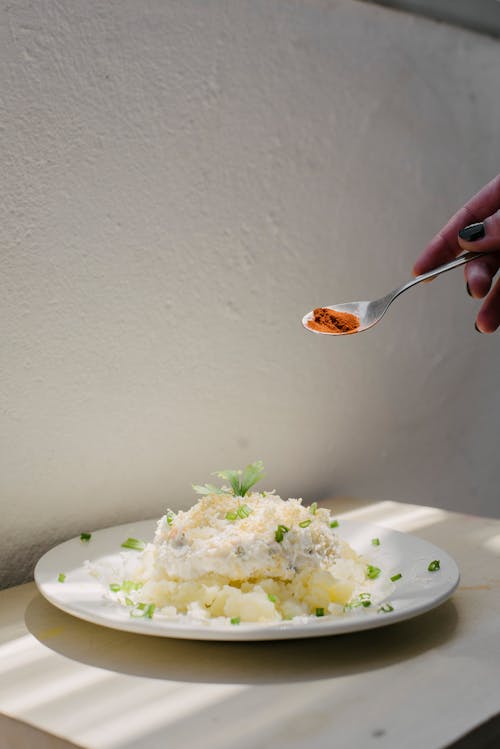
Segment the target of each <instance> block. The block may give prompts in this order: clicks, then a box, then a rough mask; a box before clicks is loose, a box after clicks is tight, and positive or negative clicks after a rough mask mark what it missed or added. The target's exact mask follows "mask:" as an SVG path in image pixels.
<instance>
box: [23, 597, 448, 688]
mask: <svg viewBox="0 0 500 749" xmlns="http://www.w3.org/2000/svg"><path fill="white" fill-rule="evenodd" d="M25 621H26V626H27V628H28V630H29V631H30V632H31V634H32V635H33V636H34V637H36V639H37V640H39V642H41V643H42V644H43V645H45V646H46V647H48V648H50V649H51V650H53V651H55V652H56V653H59V654H61V655H64V656H66V657H67V658H71V659H72V660H75V661H79V662H81V663H85V664H87V665H90V666H96V667H98V668H104V669H109V670H111V671H115V672H119V673H124V674H129V675H133V676H146V677H150V678H154V679H168V680H173V681H184V682H212V683H214V682H215V683H222V684H235V683H237V684H272V683H280V682H286V683H290V682H294V681H295V682H300V681H309V680H316V679H331V678H333V677H336V676H338V677H340V676H349V675H352V674H360V673H364V672H368V671H372V670H374V669H378V668H385V667H387V666H390V665H393V664H395V663H399V662H402V661H409V660H411V659H412V658H416V657H417V656H419V655H421V654H422V653H424V652H425V651H427V650H432V649H433V648H437V647H440V646H442V645H444V644H445V643H446V642H448V641H450V640H451V639H452V637H453V634H454V632H455V629H456V627H457V622H458V616H457V610H456V608H455V605H454V604H453V602H452V601H447V602H446V603H444V604H443V605H442V606H440V607H439V608H437V609H434V610H433V611H431V612H429V613H427V614H422V615H421V616H418V617H416V618H414V619H411V620H409V621H406V622H401V623H399V624H394V625H391V626H386V627H381V628H380V629H373V630H368V631H364V632H357V633H354V634H344V635H336V636H334V637H332V636H329V637H318V638H312V639H301V640H275V641H271V642H249V643H242V642H211V641H207V642H200V641H191V640H176V639H170V638H163V637H148V636H146V635H139V634H134V633H129V632H121V631H118V630H111V629H108V628H107V627H101V626H99V625H96V624H90V623H88V622H85V621H81V620H80V619H76V618H75V617H72V616H70V615H69V614H65V613H64V612H62V611H60V610H59V609H57V608H55V607H54V606H52V605H51V604H50V603H48V602H47V601H46V600H45V599H44V598H42V596H41V595H39V594H37V595H36V596H35V597H34V598H33V600H32V601H31V602H30V603H29V605H28V606H27V609H26V614H25Z"/></svg>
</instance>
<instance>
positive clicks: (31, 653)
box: [0, 635, 50, 675]
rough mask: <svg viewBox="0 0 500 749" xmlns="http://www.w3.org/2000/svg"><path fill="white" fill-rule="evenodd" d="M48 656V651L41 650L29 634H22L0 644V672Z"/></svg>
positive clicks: (4, 672)
mask: <svg viewBox="0 0 500 749" xmlns="http://www.w3.org/2000/svg"><path fill="white" fill-rule="evenodd" d="M49 657H50V653H48V652H44V651H43V650H41V649H40V645H39V643H38V642H37V641H36V640H35V639H34V638H33V637H32V636H31V635H23V636H22V637H18V638H16V639H15V640H10V641H9V642H5V643H3V644H2V645H0V674H1V675H5V674H6V673H8V672H9V671H13V670H15V669H17V668H22V667H23V666H26V665H27V664H31V663H34V662H35V661H40V660H43V659H44V658H49Z"/></svg>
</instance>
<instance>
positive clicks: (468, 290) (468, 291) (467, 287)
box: [465, 281, 472, 296]
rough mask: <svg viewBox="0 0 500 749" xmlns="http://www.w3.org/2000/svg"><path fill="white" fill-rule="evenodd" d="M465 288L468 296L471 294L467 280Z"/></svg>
mask: <svg viewBox="0 0 500 749" xmlns="http://www.w3.org/2000/svg"><path fill="white" fill-rule="evenodd" d="M465 288H466V289H467V294H468V295H469V296H472V294H471V293H470V287H469V282H468V281H467V283H466V284H465Z"/></svg>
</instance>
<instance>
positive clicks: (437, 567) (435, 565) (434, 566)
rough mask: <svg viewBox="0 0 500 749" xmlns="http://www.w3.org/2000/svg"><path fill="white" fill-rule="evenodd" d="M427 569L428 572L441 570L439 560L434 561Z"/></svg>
mask: <svg viewBox="0 0 500 749" xmlns="http://www.w3.org/2000/svg"><path fill="white" fill-rule="evenodd" d="M427 569H428V570H429V572H437V570H440V569H441V562H440V561H439V559H435V560H434V561H433V562H431V563H430V564H429V566H428V567H427Z"/></svg>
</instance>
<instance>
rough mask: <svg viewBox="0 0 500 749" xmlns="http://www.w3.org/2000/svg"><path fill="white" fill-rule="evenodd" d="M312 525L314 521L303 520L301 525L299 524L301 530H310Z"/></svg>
mask: <svg viewBox="0 0 500 749" xmlns="http://www.w3.org/2000/svg"><path fill="white" fill-rule="evenodd" d="M311 523H312V520H303V521H302V522H301V523H299V525H300V527H301V528H308V527H309V526H310V525H311Z"/></svg>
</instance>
